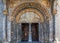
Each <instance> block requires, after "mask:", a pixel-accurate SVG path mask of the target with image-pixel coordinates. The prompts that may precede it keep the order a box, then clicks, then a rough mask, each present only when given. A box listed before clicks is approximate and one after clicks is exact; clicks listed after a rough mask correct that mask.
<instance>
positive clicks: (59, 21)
mask: <svg viewBox="0 0 60 43" xmlns="http://www.w3.org/2000/svg"><path fill="white" fill-rule="evenodd" d="M55 24H56V25H55V28H56V40H57V41H59V40H60V0H58V1H57V14H56V15H55ZM58 43H59V42H58Z"/></svg>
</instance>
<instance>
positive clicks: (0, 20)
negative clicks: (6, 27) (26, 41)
mask: <svg viewBox="0 0 60 43" xmlns="http://www.w3.org/2000/svg"><path fill="white" fill-rule="evenodd" d="M2 12H3V3H2V0H0V40H2V39H3V13H2Z"/></svg>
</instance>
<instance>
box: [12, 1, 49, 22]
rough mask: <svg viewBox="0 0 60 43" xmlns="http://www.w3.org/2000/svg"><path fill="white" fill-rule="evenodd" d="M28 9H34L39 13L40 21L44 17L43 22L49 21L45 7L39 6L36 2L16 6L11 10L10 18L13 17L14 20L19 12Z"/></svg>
mask: <svg viewBox="0 0 60 43" xmlns="http://www.w3.org/2000/svg"><path fill="white" fill-rule="evenodd" d="M28 8H31V9H36V10H37V11H39V12H40V14H42V16H40V17H42V19H43V17H44V20H46V21H49V19H50V14H49V12H48V10H47V9H46V8H45V7H43V6H42V5H41V4H39V3H36V2H27V3H22V4H20V5H18V6H17V7H16V8H15V9H14V10H13V12H12V15H11V16H13V17H14V18H16V16H17V15H18V13H19V12H21V11H23V10H24V9H28ZM44 20H43V21H44Z"/></svg>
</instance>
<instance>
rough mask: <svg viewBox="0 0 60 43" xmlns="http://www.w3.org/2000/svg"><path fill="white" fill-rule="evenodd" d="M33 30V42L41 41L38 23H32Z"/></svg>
mask: <svg viewBox="0 0 60 43" xmlns="http://www.w3.org/2000/svg"><path fill="white" fill-rule="evenodd" d="M31 30H32V41H39V35H38V23H32V25H31Z"/></svg>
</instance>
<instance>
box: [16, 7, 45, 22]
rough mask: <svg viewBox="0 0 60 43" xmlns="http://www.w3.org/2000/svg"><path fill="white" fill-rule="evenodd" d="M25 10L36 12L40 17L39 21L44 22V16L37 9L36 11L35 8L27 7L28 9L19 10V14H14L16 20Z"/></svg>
mask: <svg viewBox="0 0 60 43" xmlns="http://www.w3.org/2000/svg"><path fill="white" fill-rule="evenodd" d="M27 12H33V13H35V14H37V15H38V16H39V17H40V19H39V20H40V22H44V16H43V15H42V14H41V13H40V12H39V11H37V10H36V9H31V8H28V9H25V10H23V11H21V12H19V14H18V15H17V16H16V22H19V20H20V17H21V16H22V15H23V14H24V13H27Z"/></svg>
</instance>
